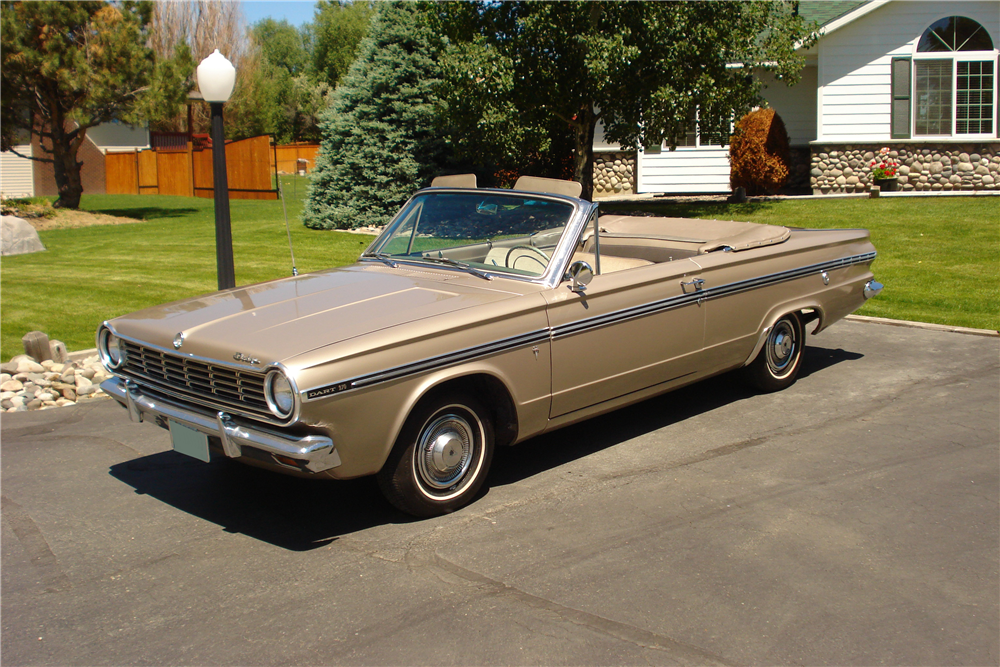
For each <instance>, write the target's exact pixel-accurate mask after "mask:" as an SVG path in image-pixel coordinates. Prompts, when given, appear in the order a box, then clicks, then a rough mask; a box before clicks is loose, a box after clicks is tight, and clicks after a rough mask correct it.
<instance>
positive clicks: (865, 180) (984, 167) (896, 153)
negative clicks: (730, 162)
mask: <svg viewBox="0 0 1000 667" xmlns="http://www.w3.org/2000/svg"><path fill="white" fill-rule="evenodd" d="M882 146H886V144H882V145H881V146H879V148H881V147H882ZM886 147H887V148H889V151H888V153H889V155H890V156H891V157H893V158H895V159H896V161H897V162H899V170H898V172H897V179H898V180H897V184H898V186H899V187H900V188H901V189H902V190H904V191H913V190H918V191H931V190H935V191H940V190H959V189H960V190H969V191H972V190H998V189H1000V145H998V144H995V143H969V144H961V145H955V144H941V145H937V146H930V147H922V148H916V147H914V146H912V145H909V144H899V145H895V146H893V145H891V144H890V145H888V146H886ZM813 151H814V152H813V153H812V155H811V156H810V157H809V159H808V162H809V164H808V166H807V171H806V178H808V183H809V185H811V187H812V190H813V192H815V193H817V194H818V193H822V194H832V193H838V192H855V191H862V192H863V191H865V190H867V189H868V188H870V187H871V185H872V178H871V168H870V166H869V165H870V164H871V161H872V160H873V159H875V158H876V157H877V153H876V151H875V150H873V147H872V145H871V144H867V145H864V146H856V145H837V146H830V145H827V146H821V147H816V148H814V149H813ZM852 177H856V178H857V179H858V181H857V182H854V178H852Z"/></svg>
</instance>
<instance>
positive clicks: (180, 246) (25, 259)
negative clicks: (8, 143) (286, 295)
mask: <svg viewBox="0 0 1000 667" xmlns="http://www.w3.org/2000/svg"><path fill="white" fill-rule="evenodd" d="M285 178H287V179H288V180H291V179H293V178H294V177H283V180H284V179H285ZM285 187H286V195H287V203H288V222H289V227H290V229H291V232H292V243H293V248H294V250H295V261H296V266H297V267H298V270H299V273H306V272H309V271H318V270H320V269H324V268H328V267H331V266H340V265H343V264H349V263H351V262H353V261H354V260H355V259H356V258H357V257H358V255H359V254H361V251H362V250H364V248H365V247H366V246H367V245H368V244H369V243H370V242H371V241H372V238H373V237H371V236H364V235H359V234H348V233H345V232H328V231H316V230H311V229H308V228H306V227H304V226H303V225H302V223H301V221H300V220H299V214H300V212H301V210H302V199H303V196H304V186H303V185H302V184H301V183H299V184H298V185H297V187H293V186H292V185H288V184H286V186H285ZM293 195H297V196H293ZM81 208H82V209H84V210H88V211H95V212H100V213H106V214H109V215H117V216H124V217H130V218H136V219H138V220H142V221H143V222H139V223H137V224H132V225H112V226H96V227H83V228H78V229H57V230H51V231H44V232H41V233H40V234H39V236H40V237H41V240H42V243H43V244H44V245H45V248H46V252H40V253H35V254H31V255H17V256H11V257H4V258H3V265H2V272H0V299H2V300H0V308H2V311H0V312H2V317H0V333H2V341H0V357H2V358H3V359H8V358H10V357H11V356H14V355H16V354H21V353H22V352H23V348H22V345H21V337H22V336H23V335H24V334H25V333H27V332H28V331H36V330H37V331H44V332H45V333H47V334H48V335H49V338H50V339H55V340H61V341H63V342H64V343H66V346H67V347H68V348H69V349H70V350H80V349H87V348H92V347H94V332H95V331H96V330H97V326H98V325H99V324H100V323H101V322H102V321H104V320H106V319H108V318H111V317H115V316H117V315H121V314H124V313H129V312H132V311H134V310H138V309H140V308H145V307H147V306H152V305H155V304H158V303H165V302H167V301H174V300H176V299H180V298H183V297H187V296H194V295H198V294H205V293H208V292H213V291H215V290H216V289H217V287H218V279H217V276H216V261H215V217H214V208H213V202H212V200H211V199H200V198H195V197H190V198H189V197H167V196H154V195H141V196H140V195H84V197H83V200H82V204H81ZM230 209H231V217H232V227H233V257H234V263H235V266H236V284H237V285H247V284H250V283H256V282H261V281H264V280H270V279H273V278H280V277H283V276H289V275H291V273H292V262H291V258H290V255H289V252H288V236H287V233H286V231H285V219H284V215H283V214H282V208H281V201H280V200H279V201H251V200H240V199H234V200H232V201H231V202H230Z"/></svg>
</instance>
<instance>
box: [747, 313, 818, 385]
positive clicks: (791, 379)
mask: <svg viewBox="0 0 1000 667" xmlns="http://www.w3.org/2000/svg"><path fill="white" fill-rule="evenodd" d="M805 344H806V331H805V327H803V326H802V319H801V318H800V317H799V315H798V314H797V313H789V314H787V315H783V316H782V317H781V319H779V320H778V321H777V322H775V323H774V326H773V327H771V331H770V332H768V334H767V340H766V341H764V346H763V347H762V348H761V349H760V352H758V353H757V357H756V358H755V359H754V360H753V361H752V362H750V364H749V365H747V366H746V367H744V368H743V377H744V379H746V381H747V382H748V383H749V384H750V385H752V386H753V387H755V388H757V389H759V390H760V391H762V392H766V393H770V392H773V391H781V390H782V389H785V388H786V387H790V386H791V385H792V384H794V383H795V379H796V378H797V377H798V375H799V369H800V368H801V367H802V350H803V349H804V348H805Z"/></svg>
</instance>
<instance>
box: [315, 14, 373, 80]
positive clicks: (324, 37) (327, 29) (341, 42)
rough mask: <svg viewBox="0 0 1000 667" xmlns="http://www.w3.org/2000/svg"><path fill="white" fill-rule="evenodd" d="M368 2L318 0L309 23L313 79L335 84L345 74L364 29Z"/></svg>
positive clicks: (364, 31) (365, 27)
mask: <svg viewBox="0 0 1000 667" xmlns="http://www.w3.org/2000/svg"><path fill="white" fill-rule="evenodd" d="M371 16H372V4H371V3H370V2H367V1H365V0H355V1H354V2H343V1H339V0H319V2H317V3H316V16H315V18H314V19H313V25H312V41H313V51H312V66H313V72H314V75H315V76H316V78H317V79H318V80H320V81H324V82H326V84H327V85H329V86H330V87H331V88H332V87H336V86H337V84H339V83H340V80H341V79H342V78H343V77H344V76H345V75H346V74H347V70H348V69H349V68H350V67H351V63H353V62H354V59H355V57H356V56H357V55H358V47H359V45H360V44H361V40H363V39H364V37H365V35H366V34H367V32H368V24H369V23H370V22H371Z"/></svg>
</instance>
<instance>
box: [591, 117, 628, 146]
mask: <svg viewBox="0 0 1000 667" xmlns="http://www.w3.org/2000/svg"><path fill="white" fill-rule="evenodd" d="M594 150H595V151H598V152H600V151H620V150H621V146H619V145H618V144H612V143H608V140H607V139H605V138H604V122H603V121H600V120H598V121H597V127H595V128H594Z"/></svg>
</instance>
